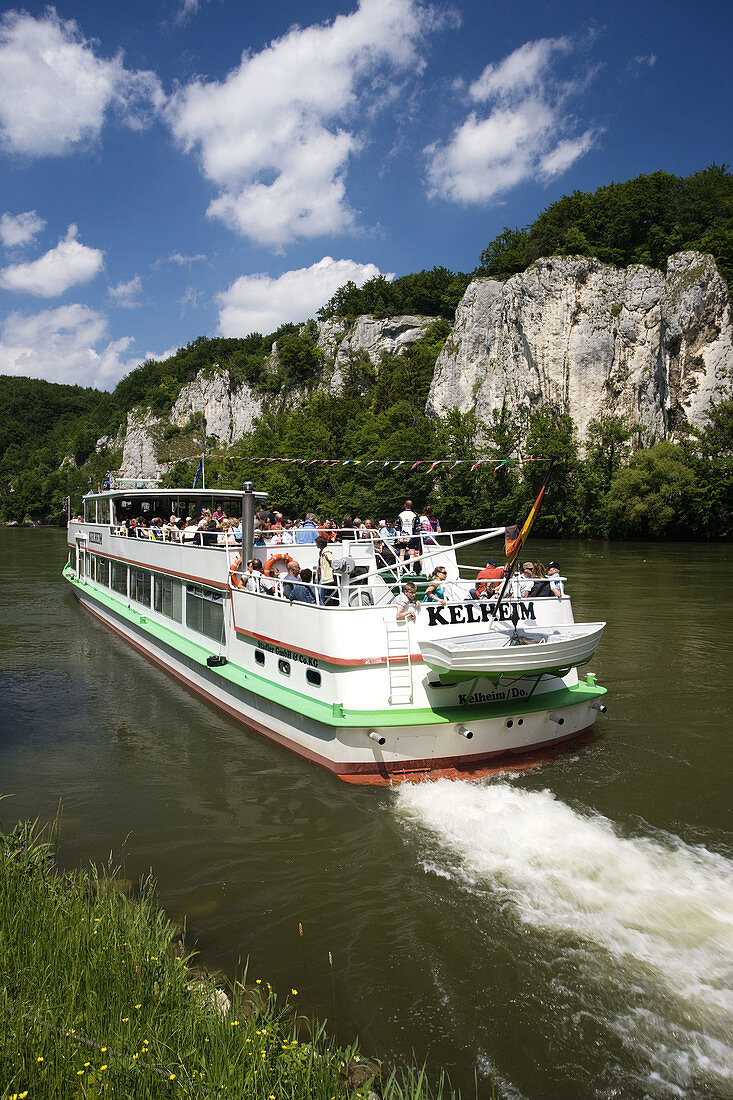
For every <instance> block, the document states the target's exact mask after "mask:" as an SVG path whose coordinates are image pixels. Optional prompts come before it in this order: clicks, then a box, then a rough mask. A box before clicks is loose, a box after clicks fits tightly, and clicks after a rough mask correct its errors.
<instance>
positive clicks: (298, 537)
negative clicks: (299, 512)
mask: <svg viewBox="0 0 733 1100" xmlns="http://www.w3.org/2000/svg"><path fill="white" fill-rule="evenodd" d="M317 538H318V523H317V522H316V517H315V516H314V515H313V513H312V512H308V513H307V514H306V517H305V521H304V523H303V526H302V527H300V528H298V530H297V531H296V532H295V542H296V544H297V545H298V546H312V545H313V543H314V542H315V541H316V539H317Z"/></svg>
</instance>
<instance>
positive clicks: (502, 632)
mask: <svg viewBox="0 0 733 1100" xmlns="http://www.w3.org/2000/svg"><path fill="white" fill-rule="evenodd" d="M605 625H606V624H605V623H573V624H572V625H571V626H532V627H530V626H518V627H516V629H515V628H514V627H513V626H507V627H506V628H502V627H501V626H498V625H497V626H494V627H493V628H492V629H491V630H489V631H487V632H485V633H484V634H468V635H466V634H463V635H459V636H456V637H450V638H436V639H434V640H433V639H427V640H425V641H420V643H419V645H420V652H421V653H422V657H423V660H424V661H425V663H426V664H428V665H430V667H431V668H434V669H436V670H437V671H438V672H441V673H442V672H449V673H460V672H465V673H466V674H469V675H470V674H471V673H474V674H475V673H478V674H484V675H489V676H490V675H504V674H506V675H509V674H511V675H521V674H527V673H530V674H531V673H540V672H554V671H558V670H560V669H569V668H574V667H575V666H577V665H583V664H585V663H586V661H589V660H590V659H591V657H592V656H593V654H594V653H595V651H596V647H597V645H598V643H599V642H600V640H601V635H602V633H603V628H604V627H605Z"/></svg>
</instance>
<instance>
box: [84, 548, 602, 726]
mask: <svg viewBox="0 0 733 1100" xmlns="http://www.w3.org/2000/svg"><path fill="white" fill-rule="evenodd" d="M63 572H64V576H65V577H66V579H67V580H68V581H69V582H70V583H71V584H73V585H74V586H75V587H76V588H78V589H79V590H80V591H82V592H84V593H86V594H87V595H88V596H89V597H91V598H93V599H94V600H95V601H96V602H97V603H98V604H100V605H101V606H102V607H105V608H106V609H107V610H108V611H110V612H111V613H112V614H113V615H115V616H116V617H117V618H118V619H121V620H123V621H124V622H127V623H129V624H130V625H131V626H133V627H134V628H135V631H136V633H143V634H148V635H150V637H151V638H155V639H156V640H157V641H159V642H161V643H162V644H163V645H164V646H166V647H167V648H168V649H172V650H174V651H175V652H176V653H179V654H180V655H181V656H182V657H185V658H187V659H188V660H190V661H193V662H195V663H196V664H198V665H201V666H202V668H203V669H205V670H206V672H207V674H208V675H209V676H211V677H213V678H219V679H221V680H225V681H228V682H229V683H231V684H232V685H234V686H236V687H237V688H240V689H241V688H244V689H245V690H246V691H249V692H251V693H252V694H253V695H258V696H260V697H261V698H263V699H267V700H269V701H270V702H271V703H275V704H277V705H278V706H281V707H284V708H285V709H287V710H291V711H296V712H297V713H299V714H302V715H305V716H306V717H308V718H312V719H314V720H315V721H317V722H322V723H323V724H324V725H327V726H336V727H341V728H343V727H353V726H357V727H360V726H428V725H445V724H448V723H451V722H461V721H464V720H465V719H466V718H467V717H469V716H470V718H471V720H472V721H474V722H475V721H481V720H482V719H488V718H503V717H510V716H514V715H516V714H531V713H534V712H536V711H541V710H548V709H551V710H559V709H561V708H563V707H568V706H572V705H573V704H576V703H584V702H589V701H591V700H593V699H598V698H599V697H600V696H602V695H605V694H606V689H605V688H602V687H597V686H596V687H594V686H591V685H590V684H585V683H580V684H576V685H575V686H574V687H567V688H561V689H560V690H558V691H549V692H545V693H544V694H543V695H539V696H537V695H535V696H532V697H531V698H527V699H521V698H517V699H511V700H507V699H504V700H500V701H498V702H495V703H468V704H465V705H463V706H460V705H454V706H441V707H433V708H431V707H389V708H387V709H384V710H351V709H347V708H345V707H343V706H342V705H341V704H340V703H326V702H324V701H322V700H320V699H316V698H314V697H313V696H312V695H306V694H304V693H303V692H300V691H296V690H295V689H294V688H291V687H286V686H284V685H282V686H281V685H279V684H274V683H272V681H270V680H268V679H266V677H264V676H260V675H259V674H258V673H256V672H253V671H250V670H249V669H244V668H242V667H241V666H240V665H237V664H234V662H232V661H228V663H227V664H226V665H221V666H219V667H215V668H209V666H208V665H207V664H206V658H207V657H210V656H212V654H213V650H212V647H211V646H206V645H201V644H199V643H198V642H195V641H192V639H190V638H188V637H186V636H185V635H183V634H179V633H178V632H177V631H176V630H173V629H172V628H171V627H167V626H165V625H164V624H163V623H159V622H158V621H157V620H154V619H152V618H151V617H150V616H149V615H147V614H146V613H145V611H137V610H136V609H133V608H131V607H128V606H127V604H126V603H122V601H121V600H118V599H116V598H115V597H114V596H112V595H111V594H110V593H109V592H108V591H107V590H106V589H103V588H98V587H97V586H96V585H95V584H92V583H89V582H86V581H80V580H79V578H78V577H77V576H76V574H75V573H74V571H73V570H72V569H70V568H69V567H68V566H67V567H66V568H65V569H64V571H63ZM512 678H513V679H514V677H512ZM474 691H475V688H474Z"/></svg>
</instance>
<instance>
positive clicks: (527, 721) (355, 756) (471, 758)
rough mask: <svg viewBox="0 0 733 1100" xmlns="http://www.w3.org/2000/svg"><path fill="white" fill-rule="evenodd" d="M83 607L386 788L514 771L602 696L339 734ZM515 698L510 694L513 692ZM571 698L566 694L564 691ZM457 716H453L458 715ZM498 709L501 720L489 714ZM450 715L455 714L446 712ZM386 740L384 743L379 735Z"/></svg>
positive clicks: (278, 732)
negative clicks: (399, 783)
mask: <svg viewBox="0 0 733 1100" xmlns="http://www.w3.org/2000/svg"><path fill="white" fill-rule="evenodd" d="M74 591H75V594H76V595H77V597H78V598H79V600H80V601H81V603H82V604H83V605H84V606H85V607H86V608H87V609H88V610H89V611H91V612H92V613H93V614H94V615H95V616H96V617H97V618H98V619H100V620H101V621H102V622H103V623H104V624H105V625H107V626H109V627H111V628H112V629H113V630H114V631H115V633H117V634H118V635H120V636H121V637H122V638H124V639H125V641H127V642H129V643H130V644H132V645H133V646H134V647H135V648H136V649H138V650H139V651H140V652H141V653H143V654H144V655H145V656H146V657H147V658H150V659H152V660H153V661H154V662H155V663H157V664H158V665H160V666H162V667H163V668H165V669H166V670H167V671H168V672H170V673H171V674H172V675H173V676H175V677H176V678H177V679H178V680H179V681H181V682H182V683H184V684H185V685H186V686H187V687H189V688H191V689H193V690H194V691H196V692H197V693H198V694H199V695H201V696H203V697H204V698H205V699H207V700H208V701H209V702H210V703H212V704H213V705H215V706H216V707H218V708H219V709H221V710H224V711H226V712H227V713H228V714H230V715H231V716H232V717H234V718H236V719H237V720H239V721H241V722H243V723H244V724H245V725H246V726H248V727H250V728H251V729H253V730H255V731H256V732H257V733H259V734H262V735H264V736H265V737H266V738H268V739H269V740H271V741H275V742H277V743H278V744H281V745H283V746H285V747H286V748H288V749H290V750H291V751H295V752H296V753H298V754H299V755H301V756H304V757H305V758H306V759H308V760H311V761H313V762H314V763H317V764H320V765H321V766H323V767H325V768H327V769H329V770H330V771H332V772H334V773H335V774H336V775H338V776H339V778H341V779H344V780H346V781H349V782H352V783H367V784H384V783H390V782H394V781H399V780H401V779H405V778H409V779H414V778H420V777H424V776H428V775H429V776H431V777H432V776H439V775H442V774H447V775H469V776H471V775H482V774H486V773H487V772H490V771H495V770H497V769H499V768H500V767H507V766H511V767H516V766H518V765H519V761H520V757H522V756H524V757H525V758H526V760H527V761H528V762H534V759H533V758H532V757H531V755H530V756H527V754H532V753H535V752H538V753H542V752H546V751H547V750H551V749H552V748H554V747H555V746H558V745H561V744H563V743H564V742H566V741H569V740H572V739H575V738H577V737H579V736H581V735H583V734H586V733H590V732H591V730H592V727H593V723H594V721H595V718H596V713H597V709H598V708H597V700H598V698H599V697H600V695H601V694H602V693H603V690H602V689H599V688H596V687H595V684H593V683H590V682H589V685H587V686H586V685H583V684H578V685H577V686H576V692H577V694H576V698H577V702H570V703H568V701H567V698H564V699H563V701H562V702H560V701H559V700H558V698H557V694H558V693H554V692H553V693H550V694H548V695H547V696H544V697H541V696H538V697H537V706H536V709H534V710H529V709H528V708H527V703H526V696H527V695H528V693H529V692H528V690H524V689H521V688H516V687H515V688H514V689H513V690H514V692H515V694H514V695H513V696H512V697H511V699H508V700H507V702H505V703H504V704H503V705H502V704H496V703H493V702H491V703H489V704H488V705H487V704H486V703H485V702H484V700H485V699H492V700H493V694H495V693H492V694H490V695H487V694H484V693H481V692H477V693H475V694H474V696H473V697H469V698H468V699H467V700H466V703H467V705H466V706H465V707H463V708H462V712H463V716H462V721H456V720H455V715H451V717H452V718H453V719H454V720H450V719H448V718H447V717H446V720H445V721H442V722H440V723H439V724H435V723H434V722H432V723H425V724H423V723H419V722H418V723H416V724H411V725H401V726H392V727H390V726H386V725H382V726H379V727H377V728H376V729H375V728H371V727H370V726H368V725H354V726H349V725H346V726H344V725H341V726H333V725H328V724H326V723H323V722H319V721H317V720H314V719H312V718H309V717H308V716H306V715H303V714H299V713H298V712H297V711H294V710H292V709H291V708H287V707H284V706H282V705H279V704H278V703H275V702H273V701H272V700H269V699H266V698H263V697H262V696H260V695H255V694H253V693H252V692H249V691H246V690H244V689H242V688H238V687H235V686H233V685H232V684H231V683H229V682H227V681H226V680H223V679H222V677H221V675H220V673H219V670H218V669H216V668H209V667H207V666H206V664H205V663H203V664H198V663H193V662H192V661H191V660H190V658H189V657H187V656H185V655H183V654H179V653H176V652H175V650H173V649H172V648H171V647H170V646H166V645H161V644H160V642H159V640H158V639H157V638H156V637H154V636H153V635H151V633H150V632H149V631H148V630H146V629H145V624H144V620H143V621H142V622H135V621H132V619H131V617H130V616H128V615H124V614H116V613H115V612H114V611H113V610H111V609H110V607H109V606H108V605H107V604H106V603H105V602H102V601H99V600H97V599H95V598H94V593H93V591H90V590H89V589H88V588H82V587H80V586H79V587H78V586H76V585H75V586H74ZM509 695H510V696H511V692H510V693H509ZM565 695H567V693H565ZM450 709H451V710H452V709H453V708H450ZM491 711H495V712H496V713H495V714H491V713H487V712H491ZM446 716H447V711H446ZM373 733H375V734H377V736H379V737H382V738H383V739H384V743H383V744H381V745H380V744H379V743H377V742H376V741H375V740H373V739H372V738H371V734H373Z"/></svg>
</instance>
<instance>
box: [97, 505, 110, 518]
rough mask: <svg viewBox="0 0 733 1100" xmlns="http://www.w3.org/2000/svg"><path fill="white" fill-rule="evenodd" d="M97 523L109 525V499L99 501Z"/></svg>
mask: <svg viewBox="0 0 733 1100" xmlns="http://www.w3.org/2000/svg"><path fill="white" fill-rule="evenodd" d="M97 523H109V499H105V500H98V501H97Z"/></svg>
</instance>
